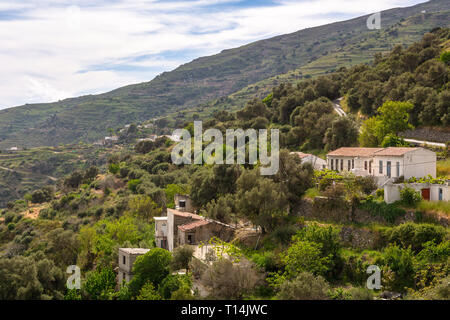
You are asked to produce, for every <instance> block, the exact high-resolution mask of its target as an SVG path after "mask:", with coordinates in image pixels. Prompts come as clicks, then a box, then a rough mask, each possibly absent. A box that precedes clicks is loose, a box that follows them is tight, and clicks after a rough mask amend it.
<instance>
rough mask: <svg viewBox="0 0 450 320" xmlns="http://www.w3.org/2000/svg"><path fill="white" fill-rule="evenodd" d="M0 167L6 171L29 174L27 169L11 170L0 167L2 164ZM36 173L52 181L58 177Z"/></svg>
mask: <svg viewBox="0 0 450 320" xmlns="http://www.w3.org/2000/svg"><path fill="white" fill-rule="evenodd" d="M0 169H2V170H6V171H9V172H17V173H21V174H24V175H29V174H30V172H27V171H19V170H13V169H10V168H6V167H2V166H0ZM37 174H38V175H41V176H43V177H45V178H48V179H50V180H52V181H58V178H55V177H52V176H46V175H45V174H39V173H37Z"/></svg>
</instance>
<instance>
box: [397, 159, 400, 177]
mask: <svg viewBox="0 0 450 320" xmlns="http://www.w3.org/2000/svg"><path fill="white" fill-rule="evenodd" d="M397 177H400V162H397Z"/></svg>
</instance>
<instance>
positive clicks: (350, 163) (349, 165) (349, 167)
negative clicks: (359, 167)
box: [347, 160, 352, 171]
mask: <svg viewBox="0 0 450 320" xmlns="http://www.w3.org/2000/svg"><path fill="white" fill-rule="evenodd" d="M347 167H348V171H350V169H351V167H352V162H351V161H350V160H348V163H347Z"/></svg>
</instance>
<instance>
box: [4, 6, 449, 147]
mask: <svg viewBox="0 0 450 320" xmlns="http://www.w3.org/2000/svg"><path fill="white" fill-rule="evenodd" d="M424 10H426V11H427V13H426V14H422V11H424ZM446 10H449V12H450V3H449V2H448V1H443V0H433V1H429V2H427V3H423V4H419V5H416V6H412V7H407V8H394V9H389V10H386V11H383V12H382V13H381V16H382V29H381V31H376V30H368V29H367V27H366V24H365V21H366V20H367V17H368V16H369V15H366V16H362V17H358V18H354V19H350V20H347V21H342V22H335V23H331V24H328V25H325V26H319V27H313V28H306V29H302V30H300V31H296V32H293V33H290V34H287V35H279V36H276V37H273V38H270V39H264V40H259V41H256V42H253V43H250V44H247V45H244V46H241V47H238V48H234V49H226V50H223V51H222V52H221V53H218V54H215V55H212V56H208V57H200V58H197V59H194V60H193V61H191V62H189V63H186V64H183V65H181V66H179V67H178V68H176V69H174V70H173V71H171V72H164V73H162V74H161V75H159V76H157V77H155V78H154V79H153V80H151V81H150V82H143V83H139V84H133V85H128V86H125V87H121V88H117V89H115V90H112V91H110V92H107V93H102V94H99V95H87V96H82V97H78V98H69V99H65V100H62V101H59V102H54V103H50V104H47V103H41V104H27V105H24V106H18V107H13V108H9V109H5V110H0V149H2V148H9V147H12V146H19V147H33V146H40V145H46V146H56V145H59V144H61V143H75V142H78V141H86V142H92V141H95V140H97V139H98V138H100V137H102V136H105V135H106V134H107V130H108V128H114V129H116V128H118V127H121V126H123V125H125V124H127V123H131V122H136V121H138V122H142V121H143V120H147V119H150V118H152V117H157V116H162V115H166V114H168V113H170V112H177V111H179V110H183V109H187V108H192V107H195V106H199V105H203V104H207V103H210V102H211V101H215V100H217V99H219V98H222V97H227V96H230V95H232V94H235V93H237V92H239V91H240V90H242V89H244V88H246V87H248V86H251V85H252V84H255V83H258V82H261V81H264V80H267V79H270V78H272V77H276V76H279V75H284V74H287V73H289V72H291V71H293V70H297V69H299V68H301V67H302V66H305V65H307V64H311V63H313V62H314V61H317V60H320V59H321V58H323V56H328V55H329V53H330V52H337V51H336V50H338V49H339V48H345V47H349V46H357V45H358V43H361V42H363V41H366V38H369V36H372V35H377V34H379V33H380V32H383V31H384V30H386V29H387V28H390V27H391V26H393V25H395V24H397V23H400V22H401V21H402V19H408V18H411V17H413V16H415V15H420V14H422V15H423V17H427V16H430V15H431V14H432V13H433V12H434V13H436V12H437V13H439V12H443V14H444V18H445V17H447V18H448V17H450V14H449V12H446ZM419 19H420V17H419ZM444 21H449V19H447V20H443V21H441V24H443V23H444ZM426 22H427V21H426V20H425V18H423V21H422V22H421V21H420V20H419V21H417V22H416V24H415V25H413V26H412V27H411V28H410V30H409V29H408V30H406V33H405V35H404V38H405V41H406V43H410V42H413V41H415V40H417V38H418V37H420V36H422V35H423V33H424V32H425V31H426V30H427V29H430V28H433V27H436V26H437V24H438V22H439V20H438V21H436V22H434V24H433V23H432V24H431V25H427V24H426ZM415 29H417V30H415ZM410 33H411V34H412V36H411V35H410ZM402 37H403V35H402ZM408 37H409V38H408ZM363 39H364V40H363ZM389 39H390V40H393V39H395V34H392V35H391V36H390V38H389ZM383 41H386V39H384V40H383ZM380 43H382V42H381V40H380ZM380 43H379V44H378V45H380ZM389 49H390V48H389V46H387V47H386V48H385V51H388V50H389ZM362 50H364V49H362ZM360 51H361V50H360ZM324 53H326V54H325V55H324ZM368 60H370V59H366V60H364V62H366V61H368ZM322 69H323V70H327V68H326V67H325V68H322ZM328 70H329V71H331V70H330V69H328ZM221 107H222V108H227V107H232V106H230V105H227V104H226V103H225V104H222V105H221Z"/></svg>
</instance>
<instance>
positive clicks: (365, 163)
mask: <svg viewBox="0 0 450 320" xmlns="http://www.w3.org/2000/svg"><path fill="white" fill-rule="evenodd" d="M364 170H366V171H367V161H364Z"/></svg>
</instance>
